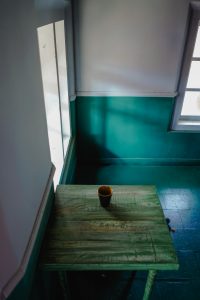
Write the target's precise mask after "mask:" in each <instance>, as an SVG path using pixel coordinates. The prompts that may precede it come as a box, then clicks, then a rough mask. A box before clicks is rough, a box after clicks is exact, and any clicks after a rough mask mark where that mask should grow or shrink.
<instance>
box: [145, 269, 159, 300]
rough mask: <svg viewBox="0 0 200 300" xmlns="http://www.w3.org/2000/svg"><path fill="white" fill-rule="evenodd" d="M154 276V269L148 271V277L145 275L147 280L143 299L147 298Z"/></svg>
mask: <svg viewBox="0 0 200 300" xmlns="http://www.w3.org/2000/svg"><path fill="white" fill-rule="evenodd" d="M155 276H156V271H155V270H150V271H149V273H148V277H147V282H146V286H145V290H144V296H143V300H147V299H149V295H150V293H151V289H152V286H153V282H154V278H155Z"/></svg>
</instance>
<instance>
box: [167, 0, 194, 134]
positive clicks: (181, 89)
mask: <svg viewBox="0 0 200 300" xmlns="http://www.w3.org/2000/svg"><path fill="white" fill-rule="evenodd" d="M199 22H200V3H199V2H192V3H191V4H190V11H189V18H188V32H187V35H186V42H185V49H184V54H183V60H182V68H181V73H180V79H179V84H178V96H177V98H176V102H175V108H174V114H173V119H172V126H171V129H172V130H179V131H200V116H199V117H198V116H181V110H182V106H183V102H184V95H185V91H186V86H187V81H188V76H189V71H190V66H191V62H192V60H193V59H192V55H193V50H194V46H195V41H196V36H197V32H198V26H199ZM189 90H191V91H200V89H187V91H189Z"/></svg>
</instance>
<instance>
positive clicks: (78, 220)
mask: <svg viewBox="0 0 200 300" xmlns="http://www.w3.org/2000/svg"><path fill="white" fill-rule="evenodd" d="M112 188H113V196H112V204H111V206H110V207H109V208H107V209H104V208H102V207H101V206H100V204H99V199H98V196H97V189H98V186H95V185H89V186H86V185H84V186H83V185H60V186H58V187H57V191H56V200H55V207H54V211H53V215H54V218H53V220H52V222H51V224H50V227H49V228H48V230H47V235H46V243H45V246H44V248H43V252H42V256H41V260H40V264H41V267H42V269H45V270H100V269H101V270H102V269H103V270H170V269H171V270H172V269H177V268H178V262H177V257H176V253H175V250H174V247H173V244H172V240H171V237H170V234H169V232H168V228H167V226H166V222H165V218H164V216H163V212H162V208H161V206H160V201H159V199H158V196H157V194H156V190H155V187H153V186H113V187H112Z"/></svg>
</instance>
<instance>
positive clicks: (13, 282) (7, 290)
mask: <svg viewBox="0 0 200 300" xmlns="http://www.w3.org/2000/svg"><path fill="white" fill-rule="evenodd" d="M54 173H55V167H54V165H52V167H51V171H50V174H49V178H48V180H47V185H46V188H45V191H44V194H43V197H42V201H41V204H40V207H39V209H38V213H37V216H36V219H35V222H34V225H33V229H32V233H31V236H30V239H29V241H28V244H27V247H26V249H25V252H24V256H23V258H22V261H21V263H20V266H19V268H18V270H17V271H16V273H15V274H14V275H13V276H12V278H10V280H9V282H8V283H7V284H6V286H4V288H3V289H2V295H1V299H2V300H4V299H7V298H8V297H9V296H10V294H11V295H12V293H13V290H15V288H16V286H17V285H18V284H19V283H20V281H21V280H22V279H23V277H24V276H25V273H26V271H27V268H28V264H29V262H30V258H31V256H32V254H33V248H34V247H35V245H36V244H37V245H39V243H38V241H37V243H36V240H37V239H38V233H39V230H40V227H41V222H42V220H43V216H44V212H45V210H46V206H47V205H48V199H49V195H50V193H51V192H52V185H53V176H54ZM38 252H39V250H38ZM9 298H10V297H9Z"/></svg>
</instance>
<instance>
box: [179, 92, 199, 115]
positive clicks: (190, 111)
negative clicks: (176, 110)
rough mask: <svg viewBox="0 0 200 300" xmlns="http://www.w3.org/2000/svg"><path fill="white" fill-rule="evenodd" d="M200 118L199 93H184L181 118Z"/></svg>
mask: <svg viewBox="0 0 200 300" xmlns="http://www.w3.org/2000/svg"><path fill="white" fill-rule="evenodd" d="M185 115H187V116H200V92H186V93H185V97H184V102H183V107H182V112H181V116H185Z"/></svg>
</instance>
